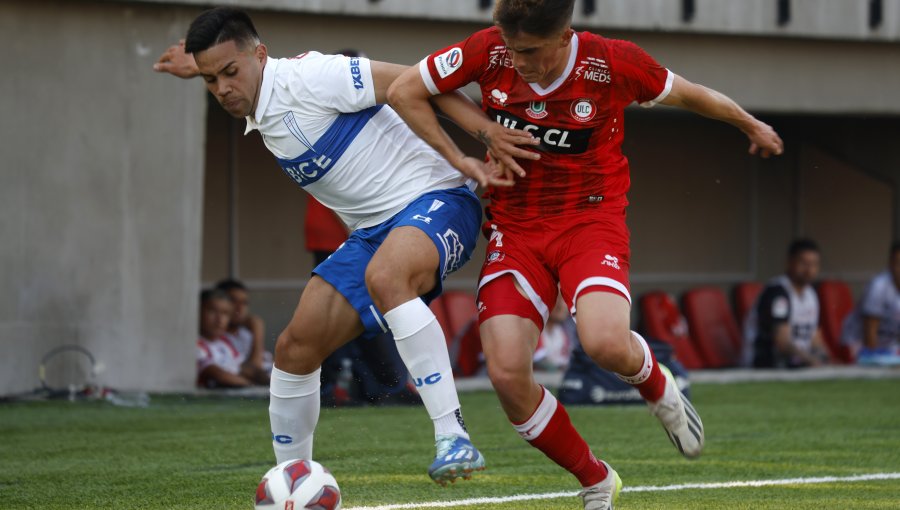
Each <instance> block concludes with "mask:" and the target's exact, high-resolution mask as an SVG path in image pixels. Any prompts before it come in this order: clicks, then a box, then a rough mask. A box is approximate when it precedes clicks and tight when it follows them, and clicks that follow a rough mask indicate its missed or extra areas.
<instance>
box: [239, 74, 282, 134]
mask: <svg viewBox="0 0 900 510" xmlns="http://www.w3.org/2000/svg"><path fill="white" fill-rule="evenodd" d="M267 58H268V60H266V67H264V68H263V79H262V85H260V86H259V101H257V102H256V111H255V112H253V115H248V116H247V128H246V129H245V130H244V134H245V135H246V134H247V133H249V132H250V131H253V130H254V129H259V119H261V118H262V116H263V114H265V113H266V108H267V107H268V106H269V100H270V99H272V90H273V89H274V88H275V70H276V69H277V68H278V60H276V59H274V58H272V57H267Z"/></svg>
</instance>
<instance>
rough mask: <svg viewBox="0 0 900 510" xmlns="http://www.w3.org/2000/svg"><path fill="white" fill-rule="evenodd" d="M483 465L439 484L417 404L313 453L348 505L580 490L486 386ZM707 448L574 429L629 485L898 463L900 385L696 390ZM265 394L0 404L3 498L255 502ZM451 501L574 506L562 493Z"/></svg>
mask: <svg viewBox="0 0 900 510" xmlns="http://www.w3.org/2000/svg"><path fill="white" fill-rule="evenodd" d="M461 398H462V401H463V411H464V414H465V416H466V420H467V422H468V425H469V429H470V431H471V432H472V435H473V439H474V441H475V443H476V444H477V445H478V446H479V448H480V449H481V451H482V452H483V453H484V455H485V457H486V459H487V463H488V470H487V471H485V472H483V473H481V474H480V475H479V476H477V477H476V478H475V479H473V480H471V481H468V482H465V483H457V484H456V485H453V486H450V487H448V488H446V489H442V488H440V487H438V486H436V485H435V484H433V483H432V482H431V481H430V480H429V479H428V477H427V475H426V474H425V471H426V468H427V466H428V464H429V463H430V460H431V456H432V455H433V453H434V452H433V450H432V429H431V425H430V422H429V421H428V418H427V416H426V414H425V412H424V410H423V409H421V408H397V407H393V408H354V409H335V410H325V411H323V413H322V417H321V421H320V424H319V431H318V434H317V438H316V450H315V451H316V458H317V460H319V462H321V463H323V464H324V465H326V466H327V467H328V468H329V469H330V470H331V471H332V472H333V473H334V475H335V476H336V477H337V479H338V482H339V483H340V484H341V489H342V491H343V495H344V508H352V507H357V506H363V505H367V506H376V505H386V504H397V503H413V502H429V501H438V500H453V499H465V498H474V497H499V496H510V495H514V494H533V493H550V492H560V491H573V492H574V491H577V490H578V486H577V483H576V482H575V480H574V478H572V477H571V476H570V475H568V474H567V473H564V472H563V471H562V470H561V469H559V468H558V467H556V466H555V465H553V464H552V463H551V462H550V461H548V460H547V459H545V458H544V457H543V456H542V455H541V454H540V453H539V452H537V451H536V450H533V449H532V448H531V447H529V446H528V445H527V444H526V443H525V442H524V441H522V440H521V439H519V437H518V436H517V435H516V434H515V433H514V431H513V430H512V428H511V427H510V426H509V425H508V424H507V423H506V421H505V420H504V418H503V415H502V413H501V411H500V409H499V406H498V404H497V401H496V398H495V396H494V395H493V394H492V393H471V394H463V395H462V396H461ZM694 402H695V403H696V406H697V409H698V411H699V412H700V413H701V415H702V416H703V419H704V422H705V425H706V431H707V432H706V438H707V448H706V451H705V453H704V455H703V457H702V458H701V459H699V460H697V461H686V460H682V459H681V458H680V457H679V456H678V455H677V454H676V451H675V449H674V448H673V447H672V446H671V445H670V444H669V442H668V440H667V439H666V438H665V435H664V434H663V432H662V430H661V428H660V426H659V425H658V423H656V421H655V419H653V418H652V417H651V416H649V414H648V413H647V411H646V409H645V408H644V407H613V408H572V409H570V414H571V415H572V418H573V420H574V421H575V425H576V426H577V427H578V429H579V430H580V431H581V432H582V433H583V434H584V436H585V437H586V439H587V440H588V442H589V443H590V444H591V445H592V446H593V447H594V451H595V452H597V453H599V454H600V455H601V457H602V458H604V459H605V460H607V461H608V462H609V463H610V464H612V465H613V466H614V467H615V468H616V469H617V470H618V471H619V473H620V474H621V476H622V478H623V480H624V482H625V486H626V488H627V487H638V486H649V485H653V486H663V485H671V484H681V483H695V482H729V481H738V480H759V479H781V478H795V477H818V476H849V475H859V474H869V473H896V472H900V381H898V380H876V381H828V382H808V383H800V382H798V383H747V384H732V385H695V387H694ZM267 404H268V403H267V402H266V401H264V400H235V399H218V398H211V399H196V398H193V399H192V398H188V399H185V398H180V397H172V396H168V397H155V398H153V400H152V402H151V405H150V407H148V408H143V409H141V408H121V407H114V406H112V405H110V404H107V403H104V402H79V403H69V402H30V403H12V404H2V405H0V508H3V509H7V508H9V509H31V508H33V509H81V508H83V509H95V508H96V509H100V508H117V509H119V508H128V509H132V508H134V509H219V508H223V509H224V508H243V509H248V508H252V507H253V504H252V498H253V494H254V490H255V487H256V484H257V482H258V480H259V478H260V477H261V475H262V474H263V473H264V472H265V471H266V470H267V469H268V468H269V467H270V466H271V465H272V464H273V463H274V458H273V456H272V453H271V448H270V443H269V433H268V414H267ZM456 508H467V509H475V508H491V509H498V510H499V509H503V510H506V509H513V508H515V509H537V508H541V509H545V508H552V509H578V508H580V500H579V499H577V498H574V497H572V498H562V499H551V500H543V501H540V500H538V501H518V502H514V503H507V504H492V505H486V504H480V505H477V506H467V507H456ZM617 508H621V509H657V508H658V509H712V508H728V509H742V508H746V509H751V508H752V509H770V508H771V509H775V508H779V509H781V508H789V509H816V510H819V509H823V508H854V509H855V508H863V509H874V508H879V509H887V508H893V509H898V508H900V480H885V481H865V482H853V483H847V482H840V483H826V484H815V485H803V484H796V485H786V486H779V487H758V488H722V489H703V490H698V489H694V490H682V491H668V492H658V491H651V492H626V493H623V495H622V498H620V500H619V506H617Z"/></svg>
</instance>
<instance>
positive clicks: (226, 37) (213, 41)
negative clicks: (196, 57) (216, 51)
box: [184, 7, 259, 53]
mask: <svg viewBox="0 0 900 510" xmlns="http://www.w3.org/2000/svg"><path fill="white" fill-rule="evenodd" d="M227 41H234V42H235V43H236V44H237V45H238V46H240V47H242V48H246V47H247V46H249V45H255V44H257V43H258V42H259V34H258V33H256V28H255V27H254V26H253V21H252V20H251V19H250V16H249V15H247V13H246V12H244V11H241V10H238V9H232V8H230V7H216V8H215V9H210V10H208V11H205V12H203V13H202V14H200V15H199V16H197V17H196V18H195V19H194V21H192V22H191V26H190V28H188V33H187V36H186V37H185V39H184V51H185V52H186V53H197V52H199V51H204V50H208V49H209V48H211V47H213V46H215V45H217V44H221V43H223V42H227Z"/></svg>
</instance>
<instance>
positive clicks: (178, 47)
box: [153, 39, 200, 79]
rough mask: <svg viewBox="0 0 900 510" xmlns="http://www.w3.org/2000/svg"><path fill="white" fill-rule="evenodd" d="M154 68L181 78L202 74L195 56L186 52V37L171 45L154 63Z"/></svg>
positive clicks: (159, 71)
mask: <svg viewBox="0 0 900 510" xmlns="http://www.w3.org/2000/svg"><path fill="white" fill-rule="evenodd" d="M153 70H154V71H156V72H158V73H169V74H171V75H173V76H177V77H179V78H184V79H188V78H193V77H195V76H197V75H199V74H200V69H198V68H197V63H196V62H195V61H194V56H193V55H191V54H190V53H185V52H184V39H182V40H180V41H178V44H173V45H172V46H169V49H167V50H166V51H164V52H163V54H162V55H160V56H159V60H157V61H156V63H155V64H153Z"/></svg>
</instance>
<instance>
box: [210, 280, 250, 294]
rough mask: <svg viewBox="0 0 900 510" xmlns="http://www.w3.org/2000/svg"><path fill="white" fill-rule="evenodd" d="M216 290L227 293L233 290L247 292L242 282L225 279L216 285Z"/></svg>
mask: <svg viewBox="0 0 900 510" xmlns="http://www.w3.org/2000/svg"><path fill="white" fill-rule="evenodd" d="M216 288H217V289H219V290H222V291H225V292H229V291H231V290H234V289H240V290H244V291H246V290H247V286H246V285H244V284H243V283H242V282H240V281H239V280H233V279H230V278H229V279H226V280H222V281H220V282H219V283H217V284H216Z"/></svg>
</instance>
